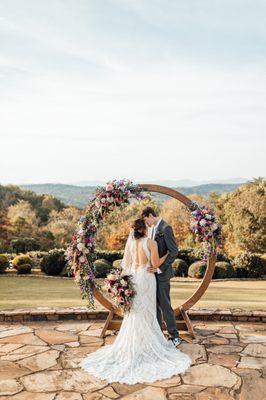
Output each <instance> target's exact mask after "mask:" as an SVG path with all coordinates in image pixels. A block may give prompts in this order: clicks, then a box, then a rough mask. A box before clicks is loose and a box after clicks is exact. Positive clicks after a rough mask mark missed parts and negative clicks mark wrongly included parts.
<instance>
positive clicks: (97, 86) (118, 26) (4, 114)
mask: <svg viewBox="0 0 266 400" xmlns="http://www.w3.org/2000/svg"><path fill="white" fill-rule="evenodd" d="M196 3H197V2H194V1H189V2H186V3H181V2H166V3H163V2H160V1H155V2H152V4H153V7H151V2H148V1H146V2H145V1H144V2H143V1H141V2H139V1H106V2H104V5H103V3H101V2H87V1H81V0H79V1H75V2H74V1H64V2H59V1H52V2H51V1H47V2H45V3H39V2H36V1H29V0H27V1H25V2H23V7H22V6H21V3H19V2H16V1H14V0H13V1H11V2H8V3H2V5H1V3H0V6H2V10H1V14H2V15H4V17H2V19H1V20H0V33H1V32H2V34H3V39H4V40H3V41H4V45H3V51H2V55H1V58H0V88H1V91H0V132H1V133H0V135H1V145H2V146H3V148H4V149H6V151H5V152H4V154H3V155H2V157H1V159H0V167H1V172H2V176H0V182H18V181H19V182H22V181H23V182H33V181H35V182H46V181H49V182H51V181H56V182H58V181H62V182H69V181H75V180H90V179H91V180H95V179H99V180H102V179H103V180H106V179H109V178H112V177H123V176H124V177H125V176H126V177H131V178H134V179H138V180H141V179H151V180H156V179H163V178H167V179H181V178H192V179H209V178H210V177H216V178H225V177H230V176H247V177H251V176H253V175H263V172H264V168H265V165H264V151H263V150H264V146H265V135H264V132H265V122H266V121H265V119H266V117H265V115H266V114H265V84H266V76H265V70H266V69H265V64H266V62H265V54H264V52H260V54H259V51H258V50H261V47H260V46H261V43H262V39H263V38H265V28H264V26H262V24H261V15H259V10H261V7H262V3H260V2H258V3H257V4H258V11H257V13H256V12H255V11H254V10H253V11H250V15H248V12H249V10H250V5H249V2H244V3H245V6H244V5H243V3H241V4H242V8H241V15H239V19H237V20H236V22H235V25H234V24H233V17H232V16H231V14H230V15H229V16H227V17H226V15H227V13H228V11H229V3H228V2H227V1H225V2H224V3H223V4H224V6H221V3H220V5H219V11H220V14H219V13H218V11H217V9H215V5H216V6H217V4H218V3H216V2H214V3H215V4H214V5H212V4H213V3H211V2H204V5H203V6H202V7H201V8H200V9H199V8H198V5H197V4H196ZM165 4H166V5H167V7H165ZM253 4H254V3H253ZM237 7H240V3H239V2H234V3H233V5H232V7H231V12H232V13H233V12H235V11H236V9H237ZM245 7H246V8H245ZM254 8H255V10H256V7H254ZM244 10H246V12H245V11H244ZM210 16H211V17H212V18H210ZM255 16H257V17H258V19H257V23H256V24H255ZM240 21H242V22H240ZM247 21H248V22H247ZM241 23H243V26H241ZM244 23H245V24H246V23H247V25H245V26H244ZM244 27H245V29H246V28H247V27H248V29H246V31H245V37H246V38H247V41H246V44H247V46H246V48H245V46H244V45H243V40H242V38H241V37H240V36H241V35H240V32H244V31H243V29H244ZM188 31H189V32H188ZM217 44H218V46H217ZM251 48H252V52H251V54H252V57H250V49H251ZM256 51H258V54H256V56H254V57H253V55H254V54H255V52H256ZM234 53H235V54H234ZM243 60H244V61H243Z"/></svg>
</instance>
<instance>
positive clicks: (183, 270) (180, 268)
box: [173, 258, 188, 276]
mask: <svg viewBox="0 0 266 400" xmlns="http://www.w3.org/2000/svg"><path fill="white" fill-rule="evenodd" d="M173 271H174V275H175V276H188V265H187V263H186V262H185V261H184V260H182V259H180V258H176V259H175V261H174V262H173Z"/></svg>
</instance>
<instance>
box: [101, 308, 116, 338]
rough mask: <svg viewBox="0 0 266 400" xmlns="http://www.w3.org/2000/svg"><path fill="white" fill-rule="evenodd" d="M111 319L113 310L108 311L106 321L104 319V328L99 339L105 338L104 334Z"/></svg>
mask: <svg viewBox="0 0 266 400" xmlns="http://www.w3.org/2000/svg"><path fill="white" fill-rule="evenodd" d="M113 317H114V310H113V309H111V310H110V311H109V314H108V317H107V319H106V321H105V324H104V327H103V329H102V332H101V334H100V337H101V338H103V337H104V336H105V333H106V331H107V329H108V326H109V325H110V323H111V322H112V319H113Z"/></svg>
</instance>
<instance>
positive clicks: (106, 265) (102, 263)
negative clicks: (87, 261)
mask: <svg viewBox="0 0 266 400" xmlns="http://www.w3.org/2000/svg"><path fill="white" fill-rule="evenodd" d="M93 265H94V268H95V277H96V278H106V276H107V275H108V274H109V272H110V271H111V270H112V268H113V266H112V264H111V263H110V262H108V261H107V260H105V259H103V258H102V259H99V260H96V261H94V264H93Z"/></svg>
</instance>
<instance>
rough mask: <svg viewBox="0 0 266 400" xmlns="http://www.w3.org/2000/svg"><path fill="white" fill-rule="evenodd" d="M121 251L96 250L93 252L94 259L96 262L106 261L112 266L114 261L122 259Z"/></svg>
mask: <svg viewBox="0 0 266 400" xmlns="http://www.w3.org/2000/svg"><path fill="white" fill-rule="evenodd" d="M123 255H124V252H123V251H116V250H114V251H105V250H96V251H95V259H96V260H102V259H104V260H106V261H108V262H109V263H110V264H112V263H113V262H114V261H115V260H117V259H119V258H123Z"/></svg>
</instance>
